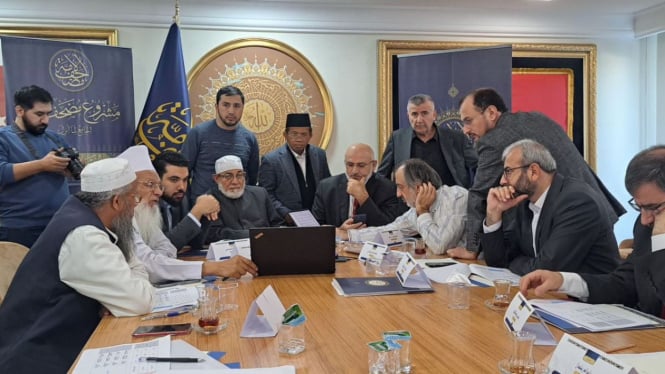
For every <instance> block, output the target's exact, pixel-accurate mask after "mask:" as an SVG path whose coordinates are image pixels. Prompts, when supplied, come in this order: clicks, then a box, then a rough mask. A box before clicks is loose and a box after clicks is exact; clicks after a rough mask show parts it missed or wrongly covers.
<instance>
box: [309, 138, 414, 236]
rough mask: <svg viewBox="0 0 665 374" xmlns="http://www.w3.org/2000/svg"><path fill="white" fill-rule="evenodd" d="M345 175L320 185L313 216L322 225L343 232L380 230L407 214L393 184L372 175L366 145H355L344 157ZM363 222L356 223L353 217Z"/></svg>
mask: <svg viewBox="0 0 665 374" xmlns="http://www.w3.org/2000/svg"><path fill="white" fill-rule="evenodd" d="M344 165H345V166H346V173H342V174H339V175H335V176H332V177H329V178H326V179H324V180H322V181H321V183H319V186H318V188H317V189H316V195H315V196H314V205H313V206H312V214H313V215H314V217H315V218H316V219H317V220H318V221H319V222H320V223H321V224H327V225H334V226H335V227H338V228H342V229H344V230H349V229H357V228H360V227H364V226H365V225H367V226H382V225H386V224H388V223H390V222H392V221H394V220H395V218H397V217H398V216H399V215H400V214H402V213H404V212H405V211H406V210H407V206H406V205H405V204H403V203H402V202H400V201H399V199H398V198H397V187H396V186H395V184H394V183H393V182H391V181H390V180H388V179H386V178H384V177H383V176H381V175H379V174H376V173H374V169H375V168H376V160H375V159H374V151H373V150H372V148H371V147H370V146H369V145H367V144H360V143H359V144H354V145H352V146H350V147H349V148H348V149H347V150H346V153H345V154H344ZM360 214H363V215H365V218H366V219H365V221H364V222H362V221H358V222H355V221H354V220H353V217H354V216H355V215H360Z"/></svg>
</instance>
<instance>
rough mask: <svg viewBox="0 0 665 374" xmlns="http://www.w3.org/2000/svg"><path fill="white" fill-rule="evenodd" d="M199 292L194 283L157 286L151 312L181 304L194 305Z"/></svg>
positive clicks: (176, 306)
mask: <svg viewBox="0 0 665 374" xmlns="http://www.w3.org/2000/svg"><path fill="white" fill-rule="evenodd" d="M198 298H199V293H198V291H196V285H188V286H174V287H164V288H157V289H156V291H155V300H154V305H153V307H152V312H153V313H155V312H162V311H165V310H171V309H174V308H178V307H181V306H187V305H196V304H197V303H198Z"/></svg>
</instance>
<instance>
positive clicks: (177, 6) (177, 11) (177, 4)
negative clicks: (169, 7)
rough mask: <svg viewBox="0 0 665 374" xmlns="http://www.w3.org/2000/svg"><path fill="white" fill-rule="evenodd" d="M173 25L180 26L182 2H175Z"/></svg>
mask: <svg viewBox="0 0 665 374" xmlns="http://www.w3.org/2000/svg"><path fill="white" fill-rule="evenodd" d="M173 23H176V24H178V25H180V0H175V15H174V16H173Z"/></svg>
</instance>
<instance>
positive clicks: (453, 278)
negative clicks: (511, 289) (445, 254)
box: [418, 259, 520, 286]
mask: <svg viewBox="0 0 665 374" xmlns="http://www.w3.org/2000/svg"><path fill="white" fill-rule="evenodd" d="M418 262H420V263H421V264H422V265H423V269H424V270H425V274H427V277H428V278H429V279H430V280H432V281H434V282H437V283H448V282H460V281H462V282H467V283H469V284H474V283H479V284H478V285H487V286H493V285H494V283H493V282H494V281H495V280H497V279H507V280H509V281H510V283H511V284H512V285H514V286H516V285H518V284H519V283H520V276H519V275H517V274H515V273H513V272H511V271H510V270H508V269H504V268H495V267H491V266H484V265H478V264H465V263H462V262H457V261H455V260H451V259H444V260H418ZM438 262H447V263H453V264H452V265H449V266H443V267H429V266H427V264H428V263H438Z"/></svg>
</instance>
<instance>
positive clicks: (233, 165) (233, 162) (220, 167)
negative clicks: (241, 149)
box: [215, 155, 243, 174]
mask: <svg viewBox="0 0 665 374" xmlns="http://www.w3.org/2000/svg"><path fill="white" fill-rule="evenodd" d="M235 169H240V170H243V169H242V161H240V158H239V157H238V156H233V155H227V156H224V157H220V158H218V159H217V161H215V174H219V173H223V172H225V171H229V170H235Z"/></svg>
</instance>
